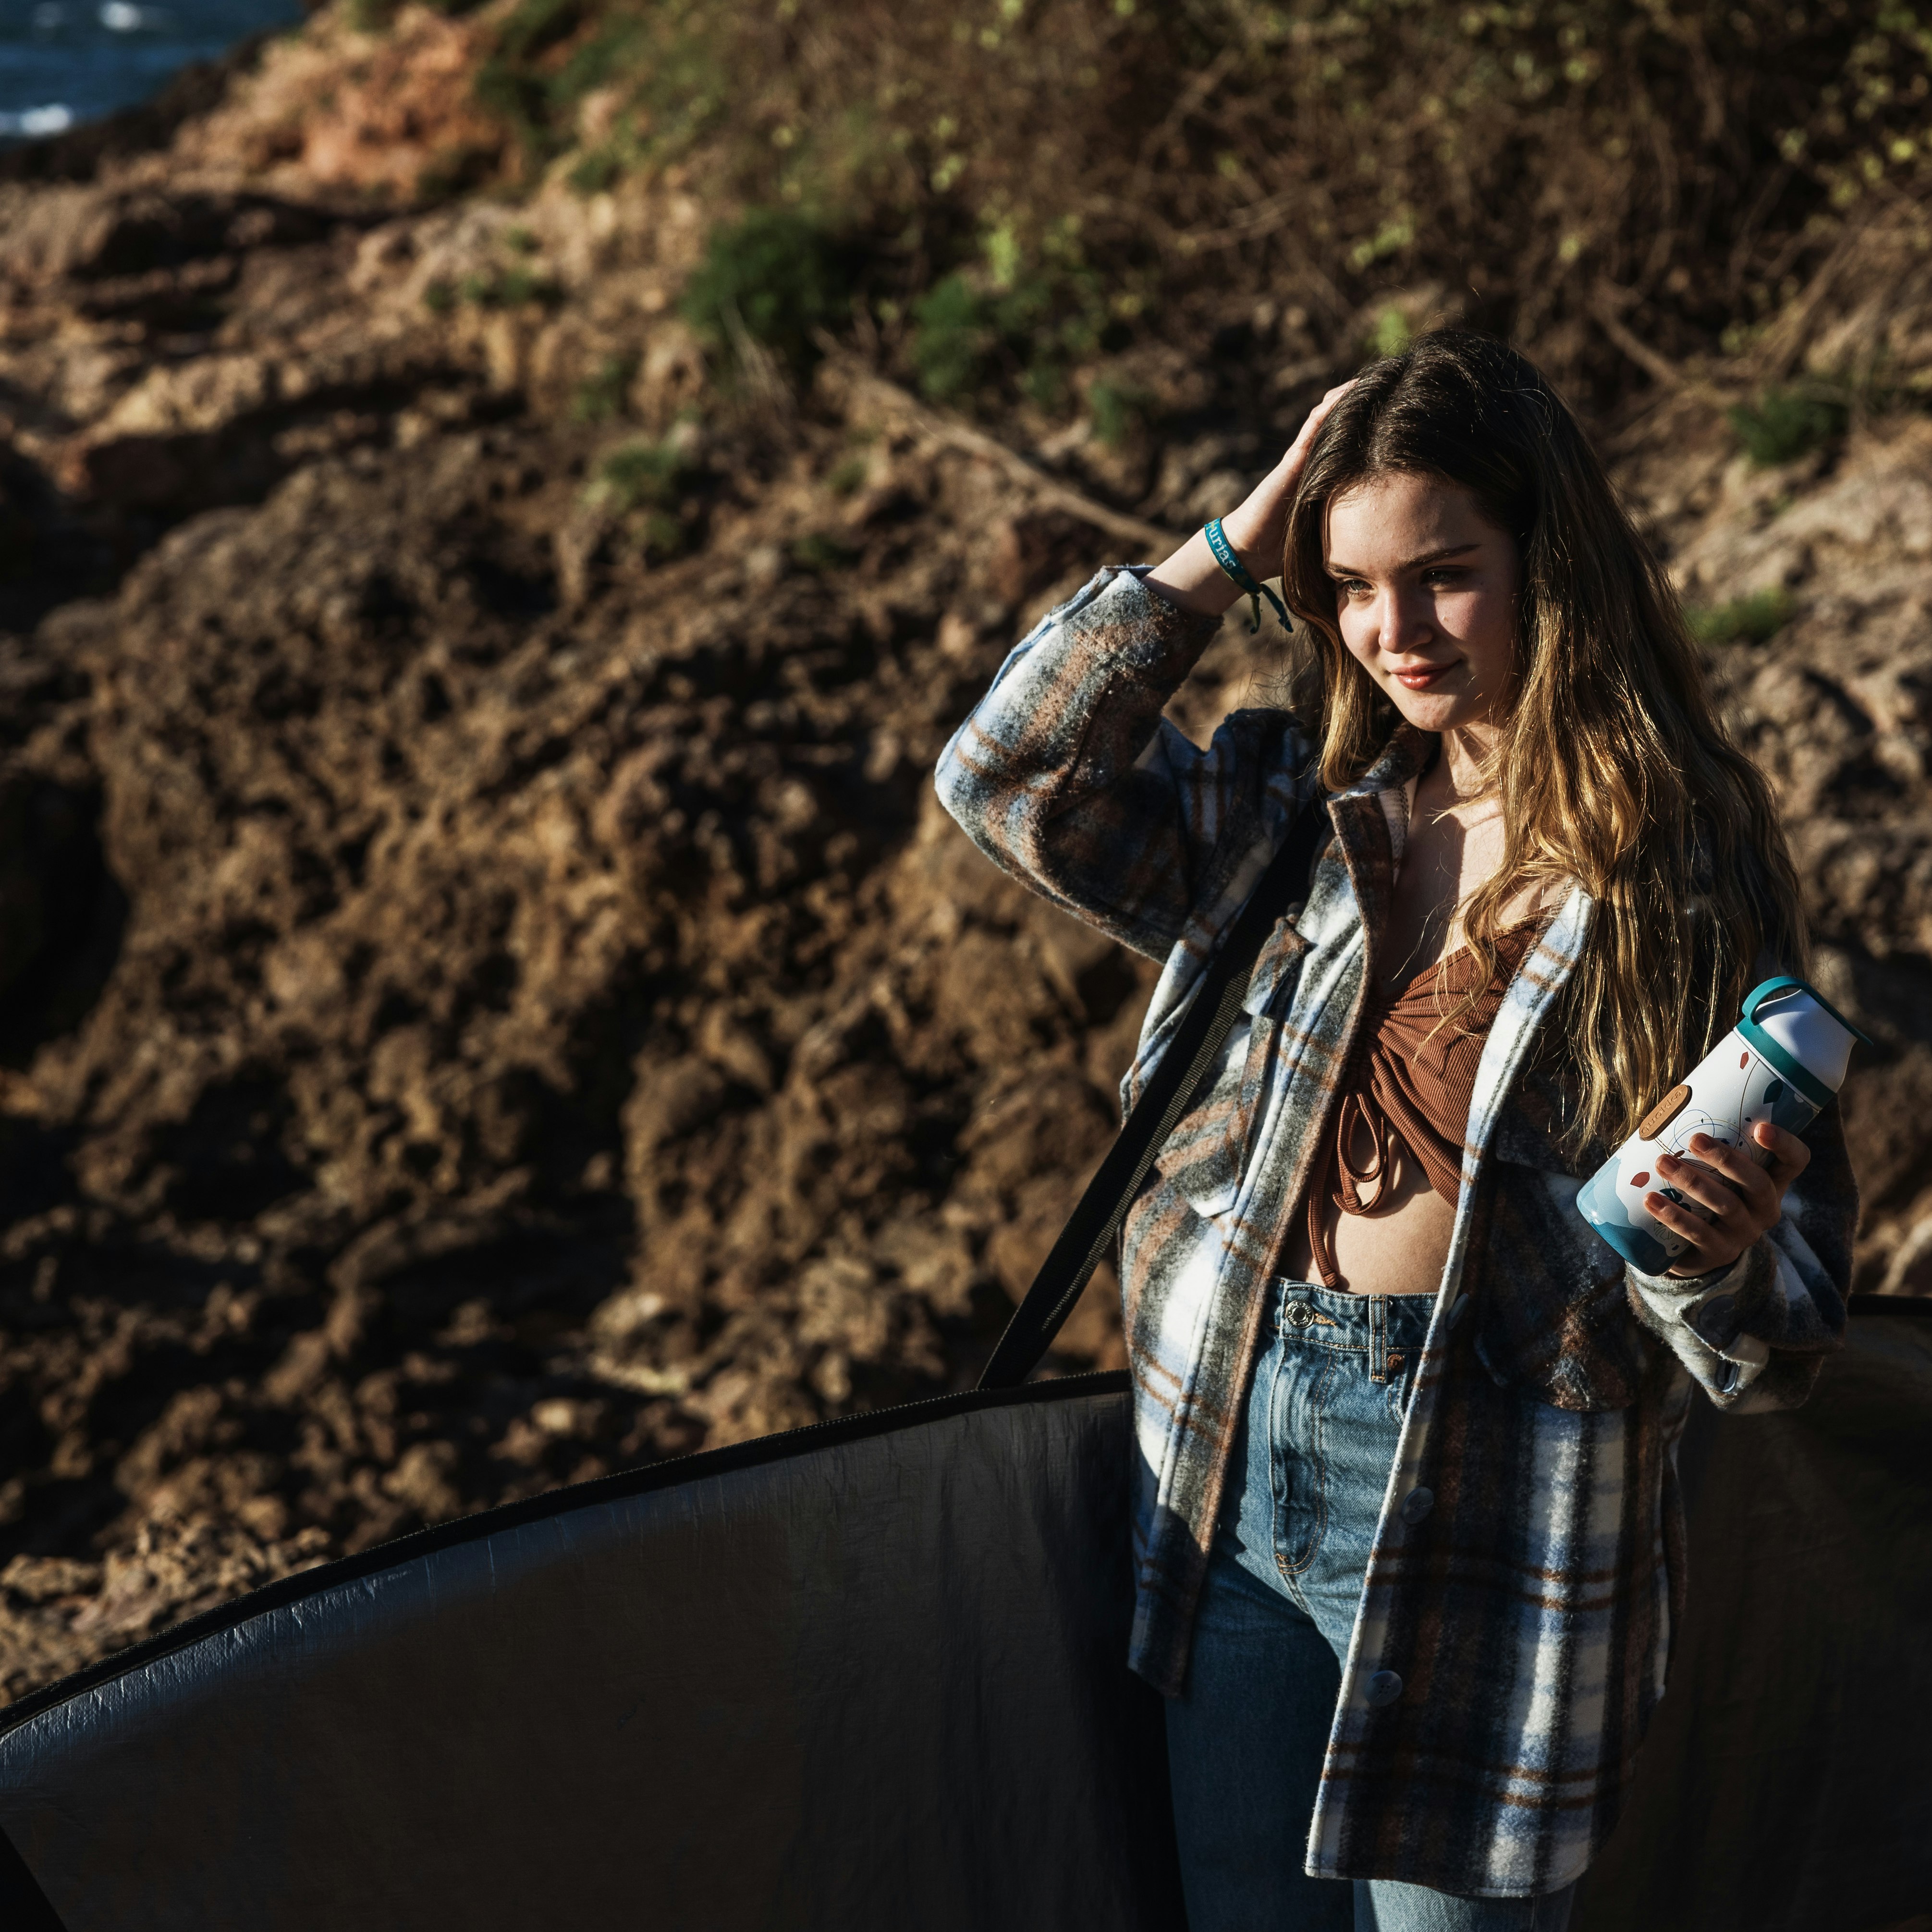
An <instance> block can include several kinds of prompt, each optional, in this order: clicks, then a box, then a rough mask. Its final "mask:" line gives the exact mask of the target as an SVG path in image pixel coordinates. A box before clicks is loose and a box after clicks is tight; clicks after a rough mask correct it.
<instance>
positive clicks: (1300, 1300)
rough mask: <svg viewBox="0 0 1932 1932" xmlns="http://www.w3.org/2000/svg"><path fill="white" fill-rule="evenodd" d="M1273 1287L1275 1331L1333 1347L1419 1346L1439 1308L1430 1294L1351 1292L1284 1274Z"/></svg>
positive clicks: (1412, 1347)
mask: <svg viewBox="0 0 1932 1932" xmlns="http://www.w3.org/2000/svg"><path fill="white" fill-rule="evenodd" d="M1275 1287H1276V1291H1277V1304H1276V1307H1275V1328H1276V1330H1277V1333H1279V1334H1282V1335H1283V1336H1286V1337H1290V1338H1292V1339H1293V1340H1298V1341H1306V1342H1310V1343H1316V1345H1318V1346H1324V1347H1327V1348H1331V1349H1374V1350H1377V1351H1379V1350H1380V1349H1386V1348H1390V1347H1394V1348H1398V1349H1420V1348H1421V1346H1422V1345H1423V1343H1424V1341H1425V1340H1427V1338H1428V1334H1429V1320H1430V1316H1431V1315H1432V1314H1433V1313H1434V1312H1435V1307H1436V1298H1435V1296H1434V1295H1350V1294H1349V1293H1348V1292H1346V1290H1345V1289H1339V1288H1324V1287H1323V1286H1322V1284H1321V1283H1319V1282H1313V1281H1292V1280H1288V1279H1286V1277H1283V1279H1281V1280H1278V1281H1277V1283H1276V1284H1275ZM1298 1310H1299V1311H1301V1312H1299V1313H1298Z"/></svg>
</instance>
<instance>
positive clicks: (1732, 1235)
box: [1643, 1121, 1811, 1276]
mask: <svg viewBox="0 0 1932 1932" xmlns="http://www.w3.org/2000/svg"><path fill="white" fill-rule="evenodd" d="M1751 1138H1752V1139H1754V1141H1756V1142H1757V1144H1758V1145H1759V1146H1760V1147H1761V1148H1764V1149H1766V1151H1767V1152H1769V1154H1770V1156H1771V1165H1770V1166H1769V1167H1760V1166H1759V1165H1758V1164H1757V1162H1756V1161H1754V1160H1752V1159H1751V1156H1750V1155H1749V1154H1747V1153H1745V1151H1744V1149H1743V1148H1734V1147H1727V1146H1725V1145H1724V1143H1723V1142H1721V1141H1714V1140H1713V1139H1712V1138H1711V1137H1710V1136H1709V1135H1708V1134H1693V1135H1692V1136H1691V1153H1692V1154H1694V1155H1695V1156H1696V1157H1697V1159H1696V1160H1684V1159H1683V1158H1682V1157H1680V1156H1679V1155H1677V1154H1660V1155H1659V1156H1658V1160H1657V1172H1658V1175H1659V1176H1660V1178H1662V1179H1663V1180H1665V1181H1668V1182H1669V1183H1670V1185H1671V1186H1672V1187H1674V1188H1675V1189H1676V1190H1677V1192H1678V1193H1679V1194H1681V1195H1682V1196H1684V1205H1682V1206H1681V1207H1680V1206H1679V1205H1677V1204H1676V1202H1671V1201H1667V1200H1666V1199H1664V1196H1662V1195H1661V1194H1646V1196H1644V1198H1643V1205H1645V1207H1646V1208H1649V1211H1650V1213H1651V1215H1652V1218H1653V1219H1654V1220H1656V1221H1658V1223H1661V1225H1662V1226H1664V1227H1667V1228H1668V1229H1670V1232H1672V1233H1673V1235H1682V1236H1683V1237H1684V1238H1685V1240H1686V1241H1688V1242H1689V1243H1690V1244H1691V1251H1690V1253H1688V1254H1686V1255H1683V1256H1679V1259H1678V1262H1677V1265H1676V1266H1675V1267H1674V1268H1672V1269H1671V1271H1670V1272H1671V1273H1672V1274H1673V1275H1680V1276H1682V1275H1698V1274H1716V1273H1717V1272H1718V1271H1719V1270H1720V1269H1723V1268H1729V1267H1730V1265H1731V1264H1732V1263H1733V1262H1734V1261H1736V1259H1737V1258H1738V1257H1739V1256H1740V1255H1741V1254H1742V1253H1744V1251H1745V1249H1747V1248H1748V1247H1750V1246H1751V1244H1752V1243H1753V1242H1754V1241H1756V1240H1757V1238H1758V1237H1759V1236H1760V1235H1764V1234H1769V1232H1770V1231H1771V1230H1772V1229H1773V1228H1775V1227H1776V1226H1778V1215H1779V1213H1780V1211H1781V1210H1780V1208H1779V1205H1778V1204H1779V1202H1781V1201H1782V1200H1783V1199H1784V1190H1786V1189H1787V1187H1790V1185H1791V1184H1792V1183H1793V1181H1796V1179H1797V1178H1798V1177H1799V1175H1801V1174H1802V1173H1803V1172H1805V1169H1806V1168H1808V1166H1811V1149H1810V1148H1808V1147H1807V1146H1806V1145H1805V1143H1804V1142H1802V1141H1801V1140H1800V1139H1799V1138H1798V1136H1796V1134H1793V1133H1786V1132H1785V1130H1784V1128H1782V1127H1773V1126H1772V1124H1771V1123H1770V1122H1769V1121H1759V1122H1758V1124H1757V1126H1756V1127H1754V1128H1753V1129H1752V1130H1751ZM1700 1163H1702V1164H1701V1165H1700ZM1692 1202H1695V1203H1696V1204H1697V1205H1696V1206H1695V1207H1693V1206H1692V1205H1691V1203H1692Z"/></svg>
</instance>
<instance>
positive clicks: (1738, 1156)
mask: <svg viewBox="0 0 1932 1932" xmlns="http://www.w3.org/2000/svg"><path fill="white" fill-rule="evenodd" d="M1691 1154H1692V1156H1693V1157H1694V1158H1693V1159H1691V1160H1680V1159H1679V1157H1677V1156H1676V1155H1675V1154H1667V1155H1665V1156H1664V1158H1663V1159H1662V1160H1659V1161H1658V1164H1657V1165H1658V1172H1660V1173H1661V1174H1662V1175H1664V1176H1665V1178H1667V1180H1668V1181H1670V1184H1671V1185H1672V1186H1673V1187H1676V1188H1678V1189H1679V1190H1681V1191H1682V1192H1683V1193H1686V1194H1689V1195H1691V1196H1694V1197H1695V1198H1696V1199H1697V1200H1699V1201H1701V1202H1704V1204H1705V1205H1706V1206H1707V1207H1721V1206H1724V1205H1727V1203H1726V1199H1725V1197H1727V1196H1728V1197H1729V1198H1730V1200H1733V1201H1735V1200H1736V1199H1739V1196H1742V1198H1743V1199H1744V1201H1745V1203H1746V1205H1748V1207H1749V1208H1751V1211H1752V1212H1753V1213H1754V1214H1756V1215H1757V1216H1758V1217H1760V1218H1761V1219H1763V1220H1764V1225H1765V1226H1766V1227H1769V1226H1770V1225H1771V1223H1772V1222H1773V1221H1775V1220H1777V1219H1778V1192H1779V1190H1778V1187H1777V1186H1776V1185H1775V1183H1774V1182H1773V1181H1772V1177H1771V1176H1770V1175H1769V1174H1768V1173H1767V1172H1766V1171H1765V1169H1763V1167H1761V1166H1760V1165H1759V1164H1758V1163H1757V1162H1756V1161H1754V1160H1752V1159H1751V1156H1750V1155H1749V1154H1746V1153H1745V1151H1744V1150H1743V1149H1742V1148H1734V1147H1729V1146H1727V1145H1725V1143H1724V1142H1722V1141H1717V1140H1713V1139H1712V1138H1711V1137H1710V1136H1709V1135H1708V1134H1693V1135H1692V1136H1691ZM1766 1217H1768V1218H1766Z"/></svg>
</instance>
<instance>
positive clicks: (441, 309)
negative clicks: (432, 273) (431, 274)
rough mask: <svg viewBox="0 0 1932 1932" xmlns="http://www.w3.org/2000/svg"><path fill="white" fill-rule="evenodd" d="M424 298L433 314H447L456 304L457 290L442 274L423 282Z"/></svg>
mask: <svg viewBox="0 0 1932 1932" xmlns="http://www.w3.org/2000/svg"><path fill="white" fill-rule="evenodd" d="M422 299H423V307H424V308H426V309H428V311H429V312H430V314H431V315H447V314H449V311H451V310H452V309H453V308H455V306H456V291H455V290H454V289H453V288H452V287H450V286H449V284H448V283H447V282H446V281H444V280H443V278H442V277H441V276H440V275H439V276H438V277H437V278H436V279H435V280H434V281H430V282H425V284H423V292H422Z"/></svg>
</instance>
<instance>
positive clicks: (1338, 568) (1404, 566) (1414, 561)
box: [1328, 543, 1482, 577]
mask: <svg viewBox="0 0 1932 1932" xmlns="http://www.w3.org/2000/svg"><path fill="white" fill-rule="evenodd" d="M1481 547H1482V546H1481V544H1474V543H1466V544H1448V545H1446V546H1445V547H1444V548H1442V549H1441V550H1425V551H1424V553H1423V554H1422V555H1421V556H1412V557H1411V558H1410V559H1409V561H1408V562H1406V563H1399V564H1397V565H1396V574H1397V575H1398V576H1400V574H1402V572H1403V571H1406V570H1427V568H1429V566H1430V565H1431V564H1432V563H1440V562H1442V561H1443V560H1444V559H1445V558H1446V557H1451V556H1466V555H1467V554H1468V553H1469V552H1470V551H1471V550H1480V549H1481ZM1328 574H1329V575H1330V576H1331V577H1366V576H1367V574H1368V572H1367V571H1365V570H1352V569H1350V568H1349V566H1348V565H1346V563H1335V562H1331V563H1330V564H1329V565H1328Z"/></svg>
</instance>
